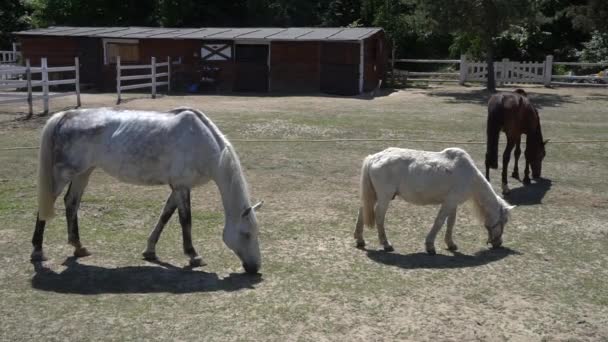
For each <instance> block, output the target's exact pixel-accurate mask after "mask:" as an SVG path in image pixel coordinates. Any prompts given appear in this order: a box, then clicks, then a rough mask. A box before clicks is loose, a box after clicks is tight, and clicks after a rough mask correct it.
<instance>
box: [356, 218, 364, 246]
mask: <svg viewBox="0 0 608 342" xmlns="http://www.w3.org/2000/svg"><path fill="white" fill-rule="evenodd" d="M362 210H363V208H359V213H358V214H357V224H356V225H355V240H356V241H357V248H364V247H365V240H364V239H363V212H362Z"/></svg>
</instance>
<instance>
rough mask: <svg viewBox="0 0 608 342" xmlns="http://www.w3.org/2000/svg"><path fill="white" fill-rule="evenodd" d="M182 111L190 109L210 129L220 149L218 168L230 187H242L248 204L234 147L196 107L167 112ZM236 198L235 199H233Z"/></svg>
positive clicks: (245, 188)
mask: <svg viewBox="0 0 608 342" xmlns="http://www.w3.org/2000/svg"><path fill="white" fill-rule="evenodd" d="M184 111H190V112H192V113H194V114H195V115H196V116H197V117H198V118H199V120H201V122H202V123H203V124H204V125H205V126H206V127H207V128H208V129H209V131H211V134H212V135H213V138H214V139H215V141H216V142H217V144H218V146H219V147H220V149H221V153H220V160H219V169H220V170H221V171H222V172H223V173H224V174H225V175H227V176H228V177H229V178H228V184H227V185H228V186H229V187H230V188H231V189H235V188H240V189H242V195H243V196H244V197H243V199H244V200H245V201H246V202H247V203H245V204H246V205H247V206H248V205H249V202H248V201H249V191H248V185H247V182H246V181H245V178H244V177H243V169H242V168H241V162H240V160H239V157H238V155H237V154H236V151H235V150H234V147H232V144H231V143H230V141H228V139H227V138H226V136H224V134H223V133H222V132H221V131H220V130H219V128H217V126H216V125H215V124H214V123H213V121H211V120H210V119H209V118H208V117H207V116H206V115H205V114H204V113H203V112H201V111H200V110H198V109H194V108H190V107H178V108H175V109H173V110H170V111H169V113H174V114H179V113H181V112H184ZM230 194H235V192H234V191H230ZM234 200H236V199H234Z"/></svg>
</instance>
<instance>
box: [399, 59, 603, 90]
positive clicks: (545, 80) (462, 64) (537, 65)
mask: <svg viewBox="0 0 608 342" xmlns="http://www.w3.org/2000/svg"><path fill="white" fill-rule="evenodd" d="M390 63H391V70H392V75H391V77H392V81H393V82H394V81H395V80H396V79H398V80H400V81H402V82H403V83H406V82H408V81H421V82H457V83H459V84H461V85H463V84H465V82H485V81H486V80H487V75H488V70H487V63H486V62H479V61H470V60H468V59H467V57H466V55H462V56H461V57H460V59H393V60H391V61H390ZM395 63H415V64H419V63H433V64H457V65H458V66H459V71H458V72H419V71H408V70H400V69H398V68H396V67H395ZM556 65H566V66H582V67H603V66H606V67H608V62H603V63H586V62H555V61H553V56H552V55H548V56H547V57H546V58H545V61H544V62H528V61H526V62H518V61H510V60H509V59H506V58H505V59H503V60H501V61H497V62H494V75H495V80H496V83H497V84H506V83H531V84H544V85H545V86H551V85H561V86H564V85H565V86H573V85H585V86H600V87H608V74H607V72H606V71H604V72H603V74H599V75H587V76H576V75H554V74H553V68H554V66H556ZM567 80H575V81H577V80H578V81H591V82H605V83H582V84H579V83H572V82H565V81H567Z"/></svg>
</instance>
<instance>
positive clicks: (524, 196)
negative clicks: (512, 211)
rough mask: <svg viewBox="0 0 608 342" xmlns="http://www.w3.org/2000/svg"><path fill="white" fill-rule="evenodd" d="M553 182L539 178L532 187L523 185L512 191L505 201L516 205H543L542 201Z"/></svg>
mask: <svg viewBox="0 0 608 342" xmlns="http://www.w3.org/2000/svg"><path fill="white" fill-rule="evenodd" d="M552 185H553V182H552V181H551V180H550V179H547V178H539V179H537V180H535V181H533V182H532V184H530V185H525V186H524V185H522V186H520V187H519V188H514V189H511V191H510V192H509V193H508V194H507V195H506V196H505V199H506V200H507V201H508V202H509V203H510V204H514V205H536V204H542V200H543V198H544V197H545V195H546V194H547V192H548V191H549V190H550V189H551V186H552Z"/></svg>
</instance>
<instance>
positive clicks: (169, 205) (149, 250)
mask: <svg viewBox="0 0 608 342" xmlns="http://www.w3.org/2000/svg"><path fill="white" fill-rule="evenodd" d="M175 209H177V195H176V192H175V191H171V194H170V195H169V198H167V201H166V202H165V207H164V208H163V212H162V213H161V214H160V217H159V218H158V222H157V223H156V227H154V230H153V231H152V232H151V233H150V236H148V246H147V247H146V250H145V251H144V252H143V256H144V259H146V260H149V261H153V260H157V257H156V243H157V242H158V239H159V238H160V234H161V233H162V232H163V229H164V228H165V225H167V222H169V219H170V218H171V216H172V215H173V213H174V212H175Z"/></svg>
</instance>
